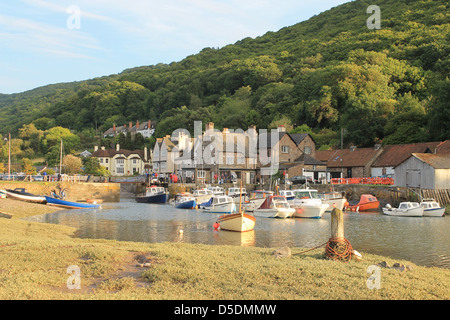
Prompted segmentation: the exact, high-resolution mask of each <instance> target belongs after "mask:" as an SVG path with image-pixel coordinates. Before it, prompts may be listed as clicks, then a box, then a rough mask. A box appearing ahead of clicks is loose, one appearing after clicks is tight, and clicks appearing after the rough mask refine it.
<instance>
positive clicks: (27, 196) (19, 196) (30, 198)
mask: <svg viewBox="0 0 450 320" xmlns="http://www.w3.org/2000/svg"><path fill="white" fill-rule="evenodd" d="M5 192H6V197H8V198H11V199H16V200H21V201H26V202H33V203H46V199H45V196H39V195H35V194H32V193H29V192H26V190H25V188H16V189H14V190H11V189H6V190H5Z"/></svg>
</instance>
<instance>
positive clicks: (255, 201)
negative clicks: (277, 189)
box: [243, 190, 273, 212]
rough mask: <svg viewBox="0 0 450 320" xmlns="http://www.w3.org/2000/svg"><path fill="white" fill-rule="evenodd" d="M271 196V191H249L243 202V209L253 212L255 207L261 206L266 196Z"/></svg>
mask: <svg viewBox="0 0 450 320" xmlns="http://www.w3.org/2000/svg"><path fill="white" fill-rule="evenodd" d="M270 196H273V192H272V191H264V190H255V191H251V192H250V197H249V199H248V201H246V202H245V203H243V207H244V210H245V211H248V212H253V211H254V210H255V209H256V208H259V207H261V205H262V204H263V202H264V201H265V200H266V198H267V197H270Z"/></svg>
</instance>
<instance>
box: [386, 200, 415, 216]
mask: <svg viewBox="0 0 450 320" xmlns="http://www.w3.org/2000/svg"><path fill="white" fill-rule="evenodd" d="M383 213H384V214H385V215H388V216H399V217H422V216H423V207H421V206H420V205H419V203H417V202H401V203H400V205H399V206H398V208H392V206H391V205H390V204H389V203H388V204H387V205H386V207H384V208H383Z"/></svg>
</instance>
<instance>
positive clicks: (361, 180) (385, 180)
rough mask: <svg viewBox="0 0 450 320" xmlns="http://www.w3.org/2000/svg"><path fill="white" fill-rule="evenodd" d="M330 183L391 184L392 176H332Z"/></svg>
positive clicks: (392, 182)
mask: <svg viewBox="0 0 450 320" xmlns="http://www.w3.org/2000/svg"><path fill="white" fill-rule="evenodd" d="M331 184H375V185H393V184H394V179H393V178H381V177H371V178H333V179H331Z"/></svg>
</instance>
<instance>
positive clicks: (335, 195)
mask: <svg viewBox="0 0 450 320" xmlns="http://www.w3.org/2000/svg"><path fill="white" fill-rule="evenodd" d="M319 198H320V199H321V200H322V203H324V204H328V208H327V209H326V210H325V212H331V211H332V210H333V209H334V208H337V209H339V210H341V211H343V210H344V207H345V204H346V203H347V199H346V198H345V197H344V196H343V195H342V194H341V193H340V192H325V193H319Z"/></svg>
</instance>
